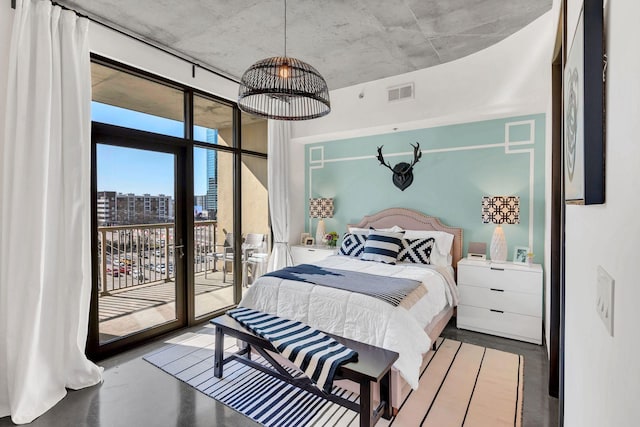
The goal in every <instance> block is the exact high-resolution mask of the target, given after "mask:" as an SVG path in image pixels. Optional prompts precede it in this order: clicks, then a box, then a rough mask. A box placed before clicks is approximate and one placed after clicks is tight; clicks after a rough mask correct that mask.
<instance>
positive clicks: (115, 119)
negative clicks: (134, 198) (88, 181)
mask: <svg viewBox="0 0 640 427" xmlns="http://www.w3.org/2000/svg"><path fill="white" fill-rule="evenodd" d="M91 119H92V120H93V121H96V122H100V123H107V124H112V125H117V126H123V127H128V128H133V129H139V130H144V131H149V132H155V133H159V134H164V135H170V136H176V137H180V138H182V137H183V136H184V124H183V123H182V122H179V121H177V120H170V119H165V118H162V117H158V116H152V115H150V114H145V113H139V112H137V111H132V110H127V109H124V108H120V107H114V106H111V105H107V104H101V103H99V102H92V103H91ZM194 138H195V139H196V140H198V141H206V128H203V127H200V126H195V127H194ZM174 160H175V159H174V156H173V155H172V154H168V153H159V152H155V151H146V150H137V149H133V148H123V147H116V146H110V145H104V144H98V146H97V161H98V171H97V173H98V191H117V192H119V193H134V194H146V193H148V194H151V195H158V194H165V195H169V196H172V197H174V198H175V196H174V187H175V185H174ZM193 162H194V165H193V167H194V190H195V191H194V194H196V195H200V194H205V193H206V192H207V185H206V180H207V159H206V150H205V149H201V148H196V149H194V152H193Z"/></svg>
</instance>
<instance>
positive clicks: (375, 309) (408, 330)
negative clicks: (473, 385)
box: [240, 255, 458, 389]
mask: <svg viewBox="0 0 640 427" xmlns="http://www.w3.org/2000/svg"><path fill="white" fill-rule="evenodd" d="M315 264H316V265H319V266H322V267H328V268H336V269H342V270H352V271H361V272H364V273H369V274H377V275H381V276H396V277H404V278H408V279H414V280H419V281H421V282H422V284H423V285H424V286H425V287H426V288H427V294H426V295H425V296H424V297H422V298H421V299H420V300H419V301H418V302H417V303H416V304H415V305H414V306H413V307H412V308H411V309H410V310H407V309H405V308H403V307H393V306H392V305H390V304H388V303H386V302H384V301H382V300H379V299H377V298H373V297H370V296H366V295H362V294H358V293H354V292H349V291H344V290H340V289H333V288H328V287H325V286H318V285H313V284H310V283H305V282H297V281H291V280H285V279H280V278H277V277H260V278H259V279H258V280H256V282H255V283H254V284H253V285H252V286H251V287H250V288H249V290H248V291H247V292H246V293H245V295H244V297H243V298H242V301H241V302H240V305H241V306H243V307H249V308H253V309H256V310H260V311H264V312H267V313H270V314H275V315H277V316H280V317H285V318H288V319H294V320H298V321H301V322H304V323H306V324H308V325H310V326H312V327H314V328H316V329H320V330H322V331H325V332H329V333H332V334H335V335H340V336H343V337H346V338H350V339H353V340H356V341H360V342H364V343H367V344H371V345H375V346H377V347H382V348H385V349H388V350H393V351H395V352H397V353H398V354H400V357H399V358H398V360H397V361H396V363H395V364H394V366H395V368H396V369H398V371H399V372H400V374H401V375H402V377H403V378H404V379H405V380H406V381H407V383H409V385H411V387H412V388H413V389H416V388H417V387H418V380H419V374H420V372H419V371H420V364H421V363H422V355H423V354H424V353H426V352H427V351H428V350H429V348H430V346H431V340H430V339H429V336H428V335H427V334H426V332H425V331H424V328H425V327H426V326H427V325H428V324H429V322H430V321H431V320H432V319H433V318H434V317H435V316H436V315H437V314H438V313H440V312H441V311H442V310H443V309H444V308H445V307H447V306H448V305H450V306H455V305H456V304H457V300H458V298H457V297H458V295H457V290H456V287H455V283H454V282H453V277H452V276H451V273H450V272H449V271H447V270H444V269H442V268H439V269H437V270H438V271H436V268H429V266H424V265H418V264H399V265H387V264H382V263H378V262H371V261H361V260H359V259H357V258H351V257H346V256H339V255H335V256H331V257H329V258H327V259H325V260H322V261H319V262H317V263H315ZM446 275H449V277H448V278H445V276H446Z"/></svg>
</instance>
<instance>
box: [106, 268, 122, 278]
mask: <svg viewBox="0 0 640 427" xmlns="http://www.w3.org/2000/svg"><path fill="white" fill-rule="evenodd" d="M107 274H110V275H112V276H113V277H118V276H119V275H120V272H119V271H118V269H117V268H111V267H107Z"/></svg>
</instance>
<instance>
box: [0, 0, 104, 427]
mask: <svg viewBox="0 0 640 427" xmlns="http://www.w3.org/2000/svg"><path fill="white" fill-rule="evenodd" d="M16 6H17V7H16V10H15V15H14V23H13V32H12V36H11V47H10V56H9V70H8V84H7V99H6V115H5V132H4V135H3V137H2V139H1V140H0V159H1V160H0V161H1V163H0V167H1V170H0V177H1V180H0V417H1V416H7V415H11V418H12V420H13V422H15V423H17V424H22V423H27V422H30V421H32V420H33V419H35V418H36V417H38V416H39V415H41V414H43V413H44V412H46V411H47V410H48V409H49V408H51V407H52V406H54V405H55V404H56V403H57V402H58V401H60V400H61V399H62V398H63V397H64V396H65V395H66V389H67V388H71V389H79V388H83V387H87V386H91V385H94V384H97V383H99V382H100V381H101V379H102V369H101V368H99V367H98V366H96V365H94V364H93V363H91V362H90V361H89V360H88V359H87V358H86V357H85V354H84V348H85V343H86V338H87V328H88V326H87V325H88V318H89V304H90V297H91V235H90V233H91V216H90V215H91V207H90V182H91V180H90V177H91V175H90V172H91V171H90V164H91V162H90V156H91V149H90V148H91V144H90V141H91V140H90V138H91V135H90V131H91V114H90V109H91V74H90V62H89V46H88V21H87V19H85V18H79V17H78V16H76V15H75V13H73V12H71V11H64V10H62V9H61V8H60V7H58V6H53V5H52V4H51V3H50V2H49V1H48V0H45V1H41V0H18V1H17V5H16Z"/></svg>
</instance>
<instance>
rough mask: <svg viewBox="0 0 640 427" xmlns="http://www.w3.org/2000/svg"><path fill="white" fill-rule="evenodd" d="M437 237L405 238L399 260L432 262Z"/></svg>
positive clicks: (420, 262) (422, 262)
mask: <svg viewBox="0 0 640 427" xmlns="http://www.w3.org/2000/svg"><path fill="white" fill-rule="evenodd" d="M435 244H436V239H434V238H433V237H430V238H428V239H403V240H402V249H401V250H400V253H399V254H398V261H400V262H412V263H415V264H431V251H432V250H433V247H434V246H435Z"/></svg>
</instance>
